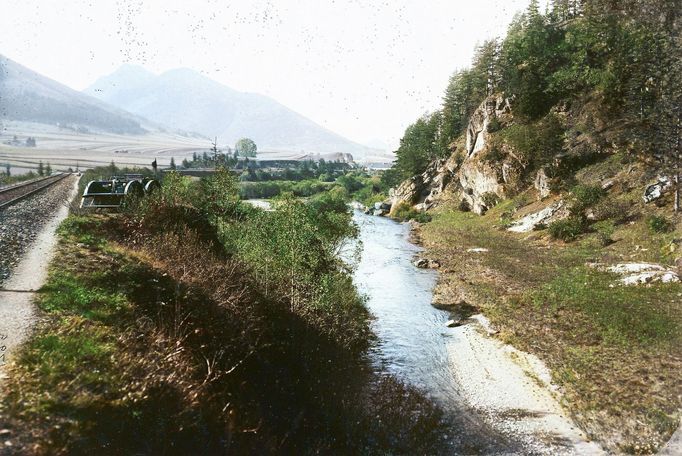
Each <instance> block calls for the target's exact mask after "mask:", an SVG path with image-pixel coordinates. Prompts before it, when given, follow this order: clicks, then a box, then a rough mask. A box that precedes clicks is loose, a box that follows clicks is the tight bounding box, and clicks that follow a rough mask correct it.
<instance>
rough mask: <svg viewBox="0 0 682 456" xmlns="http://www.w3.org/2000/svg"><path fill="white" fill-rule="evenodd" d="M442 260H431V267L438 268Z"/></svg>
mask: <svg viewBox="0 0 682 456" xmlns="http://www.w3.org/2000/svg"><path fill="white" fill-rule="evenodd" d="M440 266H441V265H440V261H438V260H429V269H438V268H440Z"/></svg>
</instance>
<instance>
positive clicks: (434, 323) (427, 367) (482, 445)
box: [353, 210, 519, 454]
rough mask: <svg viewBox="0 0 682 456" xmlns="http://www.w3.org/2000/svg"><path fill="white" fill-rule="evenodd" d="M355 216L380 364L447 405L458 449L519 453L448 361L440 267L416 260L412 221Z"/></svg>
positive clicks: (359, 280) (362, 283)
mask: <svg viewBox="0 0 682 456" xmlns="http://www.w3.org/2000/svg"><path fill="white" fill-rule="evenodd" d="M353 218H354V221H355V223H357V224H358V226H359V227H360V241H361V242H362V244H361V256H360V259H359V261H357V262H356V263H355V266H356V269H355V273H354V275H353V280H354V282H355V285H356V286H357V287H358V290H359V291H360V292H361V293H362V294H363V295H364V296H365V297H366V299H367V306H368V308H369V310H370V312H371V313H372V315H373V316H374V320H373V322H372V329H373V330H374V332H375V334H376V335H377V339H378V340H377V342H376V344H375V345H374V347H373V348H372V351H371V353H370V358H371V361H372V363H373V364H374V367H375V368H376V369H377V370H378V371H380V372H386V373H390V374H391V375H393V376H395V377H397V378H398V379H400V380H402V381H403V382H405V383H407V384H409V385H412V386H415V387H417V388H418V389H420V390H421V391H423V392H424V393H425V394H426V395H427V396H429V397H431V398H432V399H433V400H434V401H435V402H436V403H438V404H439V405H440V406H441V408H442V409H443V410H444V411H445V412H446V414H448V415H449V419H450V420H451V421H452V435H451V436H449V440H450V441H451V443H452V447H451V450H452V453H456V454H459V453H461V452H466V453H469V452H470V451H473V452H475V453H484V454H493V453H495V454H500V453H505V454H508V453H510V452H511V453H516V452H517V451H518V450H519V448H517V447H515V445H514V444H512V443H511V442H509V441H508V438H506V437H505V436H503V435H501V434H499V433H498V432H496V431H494V430H493V429H491V428H490V426H488V425H486V424H485V423H484V421H483V419H482V417H481V416H479V415H478V414H477V413H476V412H475V411H473V410H471V409H470V408H469V407H468V406H467V405H466V404H465V403H464V400H463V398H462V397H461V395H460V394H459V393H458V390H457V383H456V380H455V376H454V375H453V372H452V365H451V363H450V362H449V360H448V359H449V358H448V357H449V356H451V355H449V354H448V342H449V339H450V338H451V337H452V335H451V331H452V330H450V329H449V328H447V327H446V323H447V321H448V319H449V314H448V312H446V311H442V310H439V309H436V308H435V307H433V306H432V305H431V299H432V291H433V287H434V286H435V284H436V279H437V273H436V272H435V271H433V270H428V269H418V268H416V267H415V266H414V265H413V264H412V261H413V257H414V255H415V254H416V253H417V252H419V250H420V248H419V247H417V246H415V245H414V244H412V243H410V242H409V234H410V233H409V226H408V225H407V224H400V223H396V222H395V221H393V220H391V219H388V218H384V217H375V216H371V215H365V214H364V213H362V212H361V211H357V210H356V211H355V212H354V215H353ZM463 449H466V450H464V451H463Z"/></svg>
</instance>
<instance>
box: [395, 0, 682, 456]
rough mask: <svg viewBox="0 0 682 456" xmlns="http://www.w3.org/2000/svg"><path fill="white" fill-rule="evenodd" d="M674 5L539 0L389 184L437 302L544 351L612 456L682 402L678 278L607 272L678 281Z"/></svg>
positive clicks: (420, 123) (679, 58)
mask: <svg viewBox="0 0 682 456" xmlns="http://www.w3.org/2000/svg"><path fill="white" fill-rule="evenodd" d="M681 15H682V8H680V3H679V1H666V0H640V1H637V0H627V1H618V2H615V1H605V0H584V1H568V0H555V1H553V2H551V8H550V9H549V10H548V11H547V12H546V13H545V14H543V13H541V12H540V10H539V6H538V2H537V1H532V2H531V4H530V6H529V8H528V10H527V11H526V12H525V13H524V14H522V15H519V16H518V17H517V18H516V19H515V20H514V21H513V22H512V24H511V26H510V28H509V31H508V34H507V36H506V37H505V38H504V39H502V40H499V41H498V40H492V41H489V42H486V43H484V44H483V45H482V46H480V47H479V48H478V49H477V51H476V55H475V58H474V61H473V63H472V65H471V67H470V68H468V69H465V70H462V71H458V72H456V73H455V74H454V75H453V76H452V78H451V80H450V84H449V85H448V88H447V90H446V93H445V95H444V98H443V105H442V109H440V110H438V111H436V112H434V113H432V114H429V115H426V116H423V117H422V118H420V119H418V120H417V121H416V122H415V123H414V124H413V125H411V126H410V127H409V128H407V130H406V131H405V134H404V137H403V139H402V140H401V144H400V148H399V149H398V151H397V156H398V159H397V164H396V167H395V168H394V169H393V170H391V171H390V172H387V173H385V174H384V175H383V177H382V179H383V181H384V183H385V184H389V185H393V186H394V189H393V190H392V193H391V199H392V201H391V202H392V203H393V211H392V213H393V215H395V216H399V217H401V218H403V217H404V215H403V214H405V213H409V214H411V215H410V218H417V217H418V216H419V218H420V219H422V221H428V220H430V219H433V221H432V222H430V223H426V224H423V225H422V226H421V227H420V228H419V229H418V230H417V233H416V235H417V236H418V237H419V238H420V239H421V240H422V241H423V243H424V245H425V246H426V247H427V253H426V254H427V255H429V256H430V257H432V258H433V259H436V260H437V261H438V263H440V264H442V269H441V274H440V280H439V284H438V287H437V292H436V296H435V298H434V302H435V304H437V305H438V306H439V307H449V308H451V309H453V311H455V312H460V313H461V312H463V310H462V309H465V310H466V312H468V313H471V312H472V311H474V312H475V311H477V310H480V311H482V312H483V313H485V314H486V315H487V316H488V317H489V318H490V319H491V320H492V322H493V324H494V325H495V326H496V327H497V328H499V329H500V334H499V337H501V338H502V339H503V340H505V341H507V342H509V343H512V344H514V345H516V346H518V347H520V348H522V349H524V350H527V351H530V352H532V353H535V354H537V355H539V357H540V358H541V359H542V360H544V361H545V362H546V363H547V364H548V366H549V367H550V368H551V370H552V374H553V381H554V382H555V383H556V384H558V385H560V386H561V391H562V392H563V396H562V397H563V398H564V405H565V406H566V407H567V409H568V410H569V412H570V413H571V414H572V415H573V417H574V418H575V419H576V422H577V423H578V425H579V426H580V427H581V428H582V429H583V430H585V431H586V432H587V433H588V435H590V436H591V437H592V438H594V439H596V440H598V441H600V442H601V443H602V444H603V445H604V446H605V447H606V448H608V449H609V450H611V451H614V452H616V453H622V452H625V453H636V454H650V453H652V452H654V451H656V449H657V448H659V447H660V446H661V445H662V444H663V443H665V442H666V440H667V439H668V438H669V437H670V435H671V434H672V433H673V432H674V431H675V429H677V427H678V426H679V423H680V414H681V411H682V402H681V399H680V397H681V396H680V391H681V389H682V384H681V383H680V382H681V381H682V378H681V377H680V374H679V372H680V368H681V367H682V366H681V365H680V360H681V359H682V351H681V349H680V347H682V320H681V319H680V315H682V286H681V285H680V283H679V282H675V281H673V280H672V279H671V281H670V282H667V283H665V282H666V281H660V282H659V281H656V280H654V279H651V280H649V279H646V280H644V279H643V280H641V282H643V283H640V284H638V285H625V284H624V282H622V281H621V279H622V276H620V275H618V274H616V273H615V272H613V269H611V270H609V268H614V267H615V265H621V268H627V267H628V265H632V264H638V263H646V264H648V265H653V267H656V268H660V270H665V271H669V272H670V276H669V277H676V274H682V258H680V257H681V256H682V255H681V250H680V248H681V247H680V246H681V245H682V230H681V229H680V228H681V224H680V215H679V212H678V211H679V204H680V202H679V186H676V185H675V182H676V179H679V177H678V176H679V173H680V152H681V145H682V141H681V140H680V134H681V132H682V129H681V128H680V126H681V125H682V122H681V119H682V77H681V76H682V72H681V71H680V68H681V65H682V63H681V62H682V52H681V50H682V41H680V40H681V35H680V28H681V26H682V20H681V17H680V16H681ZM654 183H657V185H658V187H657V188H658V189H660V190H661V192H660V195H658V196H656V197H655V198H651V199H650V200H648V202H647V203H645V201H644V200H643V196H644V192H645V189H647V188H649V189H650V188H651V187H649V186H650V185H651V184H654ZM411 207H414V209H410V208H411ZM420 211H428V212H426V213H423V212H420ZM420 213H421V214H423V215H419V214H420ZM472 309H473V310H472Z"/></svg>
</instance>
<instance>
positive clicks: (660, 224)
mask: <svg viewBox="0 0 682 456" xmlns="http://www.w3.org/2000/svg"><path fill="white" fill-rule="evenodd" d="M646 223H647V226H648V227H649V230H650V231H651V232H652V233H669V232H671V231H673V230H674V229H675V224H674V223H673V222H671V221H670V220H668V219H667V218H666V217H663V216H660V215H652V216H650V217H649V218H647V220H646Z"/></svg>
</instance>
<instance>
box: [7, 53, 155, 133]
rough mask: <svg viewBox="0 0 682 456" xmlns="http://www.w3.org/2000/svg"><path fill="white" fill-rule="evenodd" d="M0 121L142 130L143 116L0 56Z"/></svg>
mask: <svg viewBox="0 0 682 456" xmlns="http://www.w3.org/2000/svg"><path fill="white" fill-rule="evenodd" d="M0 120H5V121H22V122H36V123H42V124H50V125H57V124H59V125H60V126H67V127H68V128H78V129H81V128H87V129H88V130H97V131H103V132H108V133H116V134H142V133H145V131H146V130H145V127H144V126H143V125H144V123H145V120H144V119H141V118H139V117H137V116H134V115H132V114H130V113H127V112H125V111H123V110H121V109H119V108H115V107H113V106H109V105H107V104H106V103H103V102H102V101H100V100H98V99H96V98H94V97H91V96H88V95H86V94H83V93H81V92H78V91H76V90H73V89H70V88H69V87H66V86H65V85H63V84H60V83H58V82H56V81H53V80H52V79H49V78H47V77H45V76H42V75H40V74H38V73H36V72H34V71H31V70H29V69H28V68H26V67H24V66H22V65H20V64H18V63H16V62H14V61H12V60H10V59H8V58H7V57H4V56H2V55H0Z"/></svg>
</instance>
